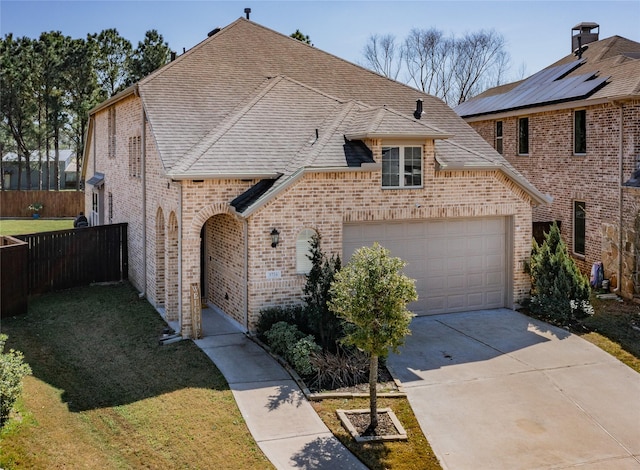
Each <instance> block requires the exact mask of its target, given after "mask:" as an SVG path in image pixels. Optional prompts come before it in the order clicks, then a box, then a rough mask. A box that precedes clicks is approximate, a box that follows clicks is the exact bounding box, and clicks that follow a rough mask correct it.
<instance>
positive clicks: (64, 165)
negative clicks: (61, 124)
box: [2, 149, 77, 189]
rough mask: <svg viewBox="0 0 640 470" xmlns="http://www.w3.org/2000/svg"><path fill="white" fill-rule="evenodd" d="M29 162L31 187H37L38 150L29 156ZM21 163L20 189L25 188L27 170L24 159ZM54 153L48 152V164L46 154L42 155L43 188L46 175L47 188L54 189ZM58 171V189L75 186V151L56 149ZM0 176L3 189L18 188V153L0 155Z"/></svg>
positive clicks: (38, 171) (38, 177)
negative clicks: (0, 166)
mask: <svg viewBox="0 0 640 470" xmlns="http://www.w3.org/2000/svg"><path fill="white" fill-rule="evenodd" d="M30 163H31V189H38V188H39V181H40V170H39V169H38V167H39V156H38V152H37V151H34V152H32V153H31V157H30ZM20 164H21V165H22V175H21V185H20V187H21V189H28V188H27V171H26V164H25V162H24V160H22V161H20ZM55 165H56V163H55V153H54V151H53V150H51V151H50V152H49V165H47V157H46V155H43V156H42V181H43V189H46V181H47V177H48V178H49V189H56V181H55ZM58 171H59V175H60V189H70V188H75V187H76V180H77V177H76V153H75V152H74V151H73V150H70V149H62V150H59V151H58ZM2 178H3V185H4V189H18V155H17V154H16V153H14V152H8V153H6V154H5V155H3V156H2Z"/></svg>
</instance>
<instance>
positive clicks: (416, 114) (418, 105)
mask: <svg viewBox="0 0 640 470" xmlns="http://www.w3.org/2000/svg"><path fill="white" fill-rule="evenodd" d="M413 117H414V118H416V119H420V118H421V117H422V100H421V99H419V100H416V110H415V111H414V112H413Z"/></svg>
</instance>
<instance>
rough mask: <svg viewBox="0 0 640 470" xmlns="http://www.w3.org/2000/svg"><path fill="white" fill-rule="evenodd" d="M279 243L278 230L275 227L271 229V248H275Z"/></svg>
mask: <svg viewBox="0 0 640 470" xmlns="http://www.w3.org/2000/svg"><path fill="white" fill-rule="evenodd" d="M278 243H280V232H278V231H277V230H276V229H275V228H274V229H273V230H271V248H275V247H276V246H278Z"/></svg>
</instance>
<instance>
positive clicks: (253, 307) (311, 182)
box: [182, 142, 531, 329]
mask: <svg viewBox="0 0 640 470" xmlns="http://www.w3.org/2000/svg"><path fill="white" fill-rule="evenodd" d="M371 147H372V148H373V149H374V151H375V152H376V153H377V155H379V154H380V149H381V146H380V145H379V142H376V143H373V144H372V145H371ZM424 150H425V152H424V154H425V158H424V162H425V165H426V168H425V171H424V180H425V181H424V188H422V189H412V190H401V189H384V190H383V189H382V188H381V174H380V172H379V171H377V172H373V173H371V172H347V173H308V174H306V175H305V176H304V177H302V178H301V179H299V180H298V181H297V182H296V183H295V184H294V185H292V186H291V187H289V188H287V190H286V191H285V192H283V193H282V194H280V195H279V196H278V197H277V198H275V199H273V200H272V201H270V202H269V203H267V204H266V205H265V206H263V207H262V208H260V209H259V210H257V211H256V212H255V213H254V214H253V215H251V216H250V217H249V218H248V220H247V227H246V230H247V234H248V236H247V238H248V259H247V263H248V265H247V267H246V269H247V276H248V280H247V282H246V288H247V292H248V305H247V307H246V308H247V311H248V318H247V322H248V327H249V328H250V329H251V328H253V326H254V325H255V322H256V320H257V318H258V315H259V312H260V310H261V309H263V308H265V307H268V306H274V305H287V304H296V303H300V302H301V299H302V287H303V286H304V283H305V277H304V275H301V274H297V272H296V261H295V260H296V239H297V235H298V233H299V232H300V231H301V230H303V229H305V228H312V229H314V230H316V231H317V232H318V233H319V234H320V235H321V236H322V246H323V250H324V251H325V252H326V253H327V254H332V253H335V254H340V255H341V254H342V226H343V223H345V222H358V221H374V220H410V219H413V220H426V219H429V218H448V217H483V216H505V217H510V218H511V219H510V220H513V226H514V230H513V238H514V240H513V248H514V253H513V256H512V258H511V260H512V266H511V272H512V277H513V279H512V284H513V299H512V301H519V300H521V299H522V298H524V297H526V296H527V295H528V292H529V287H530V286H529V281H528V278H527V276H526V275H525V274H524V273H523V272H522V267H521V260H523V259H525V258H527V257H528V256H529V251H530V246H531V245H530V243H531V242H530V240H531V206H530V199H529V197H528V196H527V195H526V194H525V193H524V191H522V190H521V189H520V188H518V187H517V186H515V185H514V184H513V183H512V182H511V181H510V180H508V179H507V178H506V177H505V176H504V175H502V174H501V173H499V172H495V171H447V172H436V171H435V168H434V163H433V162H434V158H433V157H434V155H433V145H432V143H428V144H427V145H425V146H424ZM216 184H217V185H218V186H220V188H218V189H219V190H220V191H224V189H226V190H231V192H236V194H237V193H239V192H241V191H242V190H244V189H245V188H244V186H243V185H241V184H240V182H237V181H235V182H234V181H220V182H216V183H215V184H214V182H206V181H205V182H203V183H197V184H194V183H189V184H188V187H189V188H190V189H189V191H187V193H188V194H190V195H191V196H190V197H188V198H184V199H183V201H193V200H197V199H208V204H206V203H204V202H203V203H201V204H197V203H196V204H194V203H191V204H185V206H184V208H183V216H184V219H183V220H184V223H185V225H186V226H188V227H190V228H189V229H188V230H187V231H186V232H187V233H186V237H187V239H188V240H189V247H190V248H189V249H188V250H185V240H184V239H183V258H182V261H183V264H185V265H188V264H193V265H194V266H198V265H199V246H200V245H199V238H198V236H199V233H200V227H201V226H202V224H203V223H205V222H206V221H207V220H209V222H206V223H207V229H206V232H207V244H208V246H211V247H212V248H211V249H210V250H211V251H209V248H208V253H218V254H219V255H220V256H221V259H220V260H219V262H218V263H219V264H218V266H220V269H221V270H222V271H225V272H228V273H229V274H230V275H229V276H223V277H225V278H226V280H225V281H224V282H222V281H221V280H220V279H218V278H217V277H216V276H217V274H216V273H215V269H212V268H211V266H210V267H209V268H208V277H209V278H210V279H212V281H209V284H210V287H209V288H208V289H210V290H209V291H208V296H209V298H213V300H214V301H215V303H216V304H218V302H220V303H221V304H223V305H227V307H226V309H229V311H228V312H227V313H229V314H230V315H231V316H232V317H233V318H234V319H236V320H237V321H239V322H240V323H241V324H244V322H245V320H244V313H243V311H242V310H239V309H244V306H243V298H242V296H243V294H244V292H243V291H242V290H241V289H242V288H243V287H244V286H243V285H241V284H242V283H243V282H244V273H243V272H242V273H238V271H240V270H244V269H245V268H244V258H243V251H242V248H243V244H244V240H245V238H244V235H243V233H244V232H243V225H242V222H241V221H240V220H235V219H234V218H233V217H231V215H228V214H227V215H222V216H219V215H216V214H220V213H223V214H224V213H228V212H229V209H228V207H226V206H225V205H224V204H213V205H212V204H211V203H210V202H211V201H212V200H213V199H212V198H211V191H212V190H213V188H214V187H215V186H216ZM197 185H200V187H201V189H202V194H203V196H204V195H205V194H209V197H208V198H206V197H203V196H198V194H197V192H196V191H195V189H196V186H197ZM205 188H206V190H205ZM216 192H217V191H216ZM230 196H231V195H229V196H226V197H227V198H226V200H230V199H231V197H230ZM416 205H419V206H420V207H416ZM187 207H190V208H191V209H187ZM198 208H200V210H199V211H198ZM186 213H189V214H193V217H194V218H193V220H188V217H191V216H186ZM212 216H213V218H212V219H209V217H212ZM273 228H277V229H278V230H279V232H280V240H281V242H280V244H279V245H278V246H277V247H276V248H272V247H271V239H270V232H271V230H272V229H273ZM225 231H227V232H228V233H226V234H224V233H222V232H225ZM216 239H217V241H216ZM216 243H217V244H218V245H219V248H218V247H215V246H216ZM213 247H215V248H213ZM218 250H219V251H218ZM225 251H226V252H227V256H226V257H225V255H224V252H225ZM230 267H231V269H230ZM234 271H235V272H234ZM267 271H280V272H281V277H280V278H279V279H273V280H270V279H267V276H266V274H267ZM191 272H192V274H191V275H192V276H199V274H198V272H197V269H195V270H193V271H191ZM192 279H193V278H192ZM192 279H188V278H187V277H185V276H184V275H183V282H184V283H187V285H188V283H189V282H193V280H192ZM212 284H213V285H212ZM218 289H221V290H220V291H219V292H216V291H217V290H218ZM184 291H185V289H184V287H183V296H184V295H185V292H184ZM187 294H188V293H187ZM227 296H228V299H227V298H226V297H227ZM225 302H226V304H225ZM226 309H225V311H226ZM182 313H183V316H184V317H183V318H185V323H188V322H190V320H186V318H187V317H188V315H189V311H188V308H187V307H186V306H185V305H183V309H182Z"/></svg>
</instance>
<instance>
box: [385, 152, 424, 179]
mask: <svg viewBox="0 0 640 470" xmlns="http://www.w3.org/2000/svg"><path fill="white" fill-rule="evenodd" d="M421 186H422V147H415V146H412V147H409V146H396V147H382V187H383V188H419V187H421Z"/></svg>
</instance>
